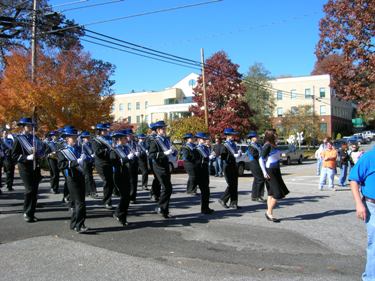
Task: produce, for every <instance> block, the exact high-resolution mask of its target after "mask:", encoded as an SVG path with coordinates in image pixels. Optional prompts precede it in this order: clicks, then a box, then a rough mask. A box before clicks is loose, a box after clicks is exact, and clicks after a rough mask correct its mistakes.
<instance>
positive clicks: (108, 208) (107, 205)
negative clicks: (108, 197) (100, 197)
mask: <svg viewBox="0 0 375 281" xmlns="http://www.w3.org/2000/svg"><path fill="white" fill-rule="evenodd" d="M105 208H106V209H107V210H112V209H113V206H112V204H111V203H109V204H105Z"/></svg>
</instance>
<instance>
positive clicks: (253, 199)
mask: <svg viewBox="0 0 375 281" xmlns="http://www.w3.org/2000/svg"><path fill="white" fill-rule="evenodd" d="M258 199H259V198H251V201H258Z"/></svg>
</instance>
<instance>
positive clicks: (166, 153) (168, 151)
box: [164, 149, 173, 156]
mask: <svg viewBox="0 0 375 281" xmlns="http://www.w3.org/2000/svg"><path fill="white" fill-rule="evenodd" d="M172 153H173V150H172V149H168V150H167V151H164V155H167V156H168V155H171V154H172Z"/></svg>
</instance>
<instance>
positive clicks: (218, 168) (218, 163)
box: [213, 137, 223, 177]
mask: <svg viewBox="0 0 375 281" xmlns="http://www.w3.org/2000/svg"><path fill="white" fill-rule="evenodd" d="M222 150H223V144H222V142H221V138H220V137H216V139H215V144H214V146H213V151H214V152H215V155H216V158H215V177H222V176H223V160H222V159H221V156H220V155H221V151H222Z"/></svg>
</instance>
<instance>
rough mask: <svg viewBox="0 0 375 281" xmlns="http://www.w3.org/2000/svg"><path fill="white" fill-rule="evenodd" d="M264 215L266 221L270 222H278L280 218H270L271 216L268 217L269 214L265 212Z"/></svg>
mask: <svg viewBox="0 0 375 281" xmlns="http://www.w3.org/2000/svg"><path fill="white" fill-rule="evenodd" d="M264 215H265V216H266V219H267V220H268V221H272V222H280V220H279V219H277V218H271V217H269V216H268V215H267V213H265V214H264Z"/></svg>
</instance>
